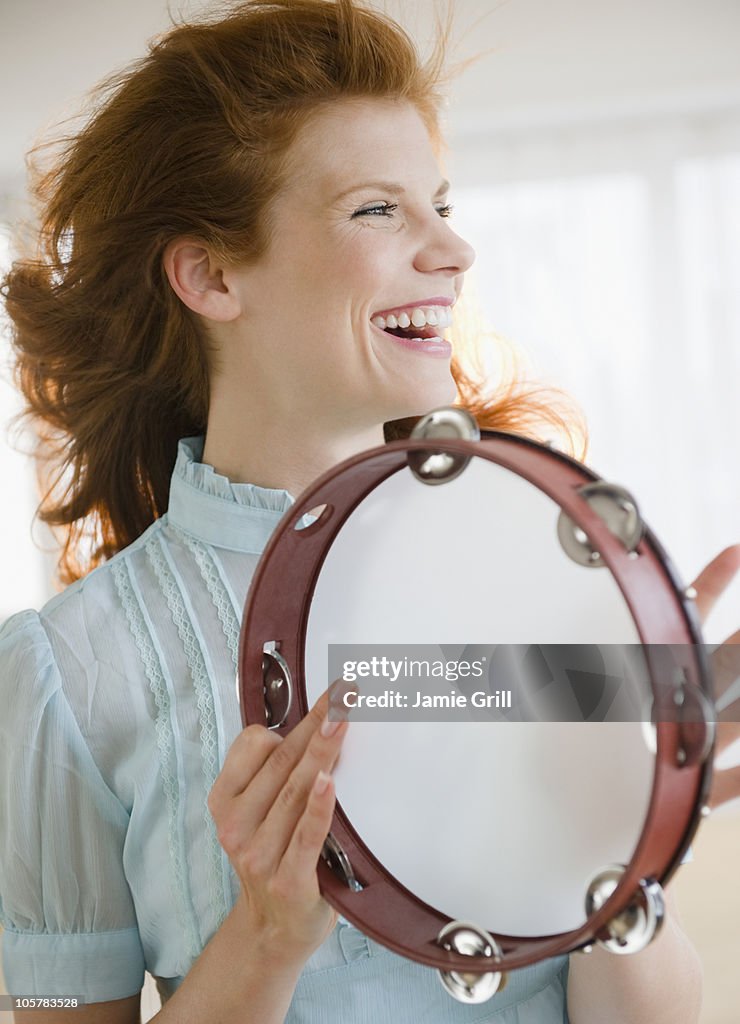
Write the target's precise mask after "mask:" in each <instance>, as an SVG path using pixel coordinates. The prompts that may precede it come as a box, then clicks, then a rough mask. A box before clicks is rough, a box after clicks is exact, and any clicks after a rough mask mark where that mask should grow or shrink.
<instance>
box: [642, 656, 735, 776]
mask: <svg viewBox="0 0 740 1024" xmlns="http://www.w3.org/2000/svg"><path fill="white" fill-rule="evenodd" d="M661 714H665V715H667V716H668V720H669V721H676V722H678V723H679V724H680V727H681V732H680V741H679V747H678V750H677V751H676V763H677V764H678V766H679V767H680V768H686V767H689V766H691V765H695V764H704V762H705V761H707V760H708V759H709V757H710V755H711V753H712V750H713V748H714V741H715V739H716V734H717V723H716V721H715V715H716V711H715V707H714V705H713V703H712V701H711V700H710V698H709V697H708V696H707V695H706V693H704V691H703V690H701V689H700V688H699V687H698V686H696V685H694V684H693V683H691V682H689V681H688V680H687V679H686V674H685V671H684V670H683V669H679V670H678V672H677V674H676V682H675V684H674V686H673V707H672V708H665V709H664V710H663V711H662V712H656V710H655V704H654V702H652V701H651V702H650V703H649V704H646V706H645V709H644V711H643V715H642V722H641V724H642V735H643V739H644V740H645V745H646V746H647V748H648V750H649V751H650V753H651V754H655V753H657V749H658V739H657V735H658V733H657V727H656V718H657V717H658V716H659V715H661Z"/></svg>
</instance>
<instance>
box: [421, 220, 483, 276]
mask: <svg viewBox="0 0 740 1024" xmlns="http://www.w3.org/2000/svg"><path fill="white" fill-rule="evenodd" d="M432 216H433V217H434V218H435V221H436V223H435V221H433V222H432V224H431V226H430V229H429V231H428V233H427V235H426V237H425V239H424V243H423V244H422V245H420V246H419V248H418V250H417V253H416V257H415V259H414V266H415V267H416V269H417V270H421V271H423V272H424V273H427V274H428V273H430V272H434V271H444V272H446V273H448V274H450V275H457V274H464V273H465V271H466V270H469V269H470V267H471V266H472V265H473V261H474V260H475V249H474V248H473V247H472V245H469V244H468V242H466V241H465V239H464V238H461V237H460V236H459V235H458V234H456V233H455V232H454V231H453V230H452V228H451V227H450V225H449V223H448V222H447V221H446V219H445V218H444V217H440V216H439V214H438V213H434V214H433V215H432Z"/></svg>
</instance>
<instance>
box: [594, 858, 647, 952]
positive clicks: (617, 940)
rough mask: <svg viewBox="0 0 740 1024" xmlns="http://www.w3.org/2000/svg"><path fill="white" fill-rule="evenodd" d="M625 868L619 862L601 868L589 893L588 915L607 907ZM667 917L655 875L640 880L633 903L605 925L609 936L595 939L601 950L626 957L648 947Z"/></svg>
mask: <svg viewBox="0 0 740 1024" xmlns="http://www.w3.org/2000/svg"><path fill="white" fill-rule="evenodd" d="M624 871H625V869H624V868H623V867H622V866H621V865H619V864H613V865H610V866H609V867H608V868H605V869H604V870H603V871H600V872H599V873H598V874H597V875H595V876H594V878H593V879H592V881H591V884H590V885H589V887H588V890H587V892H586V914H587V915H588V916H589V917H590V916H591V915H592V914H594V913H595V912H596V911H597V910H600V909H601V907H603V906H604V904H605V903H606V901H607V900H608V899H609V897H610V896H611V895H612V893H613V892H614V890H615V889H616V887H617V885H618V884H619V881H620V879H621V878H622V875H623V874H624ZM664 918H665V901H664V899H663V889H662V887H661V886H660V884H659V883H658V882H656V881H655V879H654V878H643V879H641V880H640V884H639V889H638V891H637V892H636V893H635V896H634V899H633V900H632V902H631V903H630V904H629V905H628V906H627V907H625V908H624V910H622V911H621V912H620V913H619V914H617V915H616V917H613V918H612V919H611V921H609V922H608V924H607V925H606V931H607V932H608V938H599V937H598V936H597V938H596V941H597V943H598V944H599V946H601V947H602V949H606V950H608V951H609V952H610V953H617V954H618V955H621V956H624V955H626V954H629V953H639V952H640V951H641V950H643V949H645V947H646V946H648V945H649V944H650V943H651V942H652V940H653V939H654V938H655V936H656V934H657V933H658V931H659V930H660V927H661V925H662V924H663V920H664Z"/></svg>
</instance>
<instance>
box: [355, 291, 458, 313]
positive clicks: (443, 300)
mask: <svg viewBox="0 0 740 1024" xmlns="http://www.w3.org/2000/svg"><path fill="white" fill-rule="evenodd" d="M454 304H455V299H454V298H453V299H451V298H450V297H449V296H447V295H435V296H434V297H433V298H431V299H419V300H418V301H416V302H404V303H402V304H401V305H400V306H391V307H390V308H389V309H379V310H378V311H377V312H376V313H373V316H388V315H389V314H391V313H400V312H401V311H402V310H404V309H423V308H424V307H425V306H454Z"/></svg>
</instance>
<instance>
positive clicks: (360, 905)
mask: <svg viewBox="0 0 740 1024" xmlns="http://www.w3.org/2000/svg"><path fill="white" fill-rule="evenodd" d="M448 412H449V414H450V417H451V422H452V424H453V425H452V428H450V427H449V424H448V421H447V419H445V411H444V410H440V411H438V413H435V414H430V417H427V418H426V419H425V421H423V423H422V428H421V431H418V430H417V434H418V433H421V434H422V436H416V437H412V438H411V439H409V440H405V441H396V442H393V443H390V444H387V445H385V446H384V447H382V448H376V449H373V450H370V451H367V452H364V453H362V454H360V455H357V456H354V457H352V458H350V459H348V460H347V461H345V462H344V463H342V464H341V465H339V466H337V467H336V468H335V469H333V470H331V471H330V472H328V473H326V474H325V475H324V476H322V477H321V478H320V479H319V480H318V481H317V482H316V483H315V484H314V485H313V486H311V487H310V488H309V489H308V490H307V491H306V492H304V493H303V495H302V496H301V497H300V498H299V500H298V501H297V502H296V504H295V505H294V506H293V507H292V508H291V510H290V512H289V513H288V514H287V515H286V516H285V518H284V519H283V521H282V522H281V523H280V525H279V526H278V528H277V529H276V530H275V532H274V534H273V535H272V537H271V539H270V541H269V543H268V545H267V547H266V549H265V551H264V553H263V555H262V557H261V560H260V562H259V565H258V567H257V570H256V572H255V575H254V578H253V580H252V584H251V587H250V591H249V595H248V599H247V603H246V607H245V613H244V620H243V626H242V634H241V643H240V653H239V677H238V678H239V680H240V682H238V693H239V696H240V704H241V712H242V719H243V722H244V724H245V725H246V724H252V723H259V724H269V714H270V712H269V710H268V705H269V699H268V700H267V703H266V694H267V695H268V696H269V693H270V692H272V693H273V694H275V693H277V692H278V691H277V690H276V689H275V687H277V688H278V690H279V688H280V687H281V686H283V685H284V683H285V680H286V675H287V676H288V677H289V679H290V688H291V699H290V702H289V707H287V709H286V715H285V720H284V721H283V722H282V723H281V724H280V725H279V732H280V733H281V734H285V733H287V732H289V731H290V730H291V729H292V728H293V727H294V726H295V725H296V724H297V723H298V722H299V721H300V720H301V719H302V718H303V717H304V716H305V715H306V714H307V712H308V710H309V707H308V702H307V698H306V689H305V679H304V670H305V665H304V649H305V641H306V627H307V620H308V615H309V609H310V606H311V601H312V596H313V593H314V588H315V586H316V583H317V579H318V576H319V573H320V571H321V567H322V564H323V562H324V560H325V558H326V556H327V553H328V551H329V549H330V547H331V545H332V543H333V542H334V539H335V537H336V536H337V534H338V533H339V531H340V530H341V529H342V526H343V524H344V523H345V522H346V520H347V518H348V517H349V516H350V514H351V513H352V512H353V510H354V509H355V508H356V507H357V506H358V505H359V504H360V503H361V502H362V501H363V500H364V499H365V498H366V496H367V495H369V494H370V493H371V492H372V491H373V489H374V488H376V487H377V486H378V485H379V484H380V483H381V482H382V481H385V480H386V479H387V478H389V477H390V476H392V475H393V474H395V473H398V472H399V471H402V470H406V469H407V468H408V467H409V466H410V465H413V466H414V467H415V468H416V470H417V473H421V474H422V475H423V473H424V471H425V467H427V466H431V465H432V464H439V462H440V460H441V461H442V463H445V461H446V464H447V466H448V468H449V467H450V466H452V467H453V472H454V473H459V472H460V471H461V470H460V467H463V471H464V466H465V464H466V460H468V459H469V458H470V457H471V456H476V457H478V458H480V459H485V460H488V461H490V462H492V463H495V464H498V465H499V466H501V467H503V468H504V469H506V470H509V471H510V472H511V473H514V474H517V475H518V476H519V477H521V478H522V479H524V480H526V481H527V482H528V483H529V484H531V485H532V486H533V487H535V488H538V489H539V490H540V491H542V492H543V493H544V494H546V495H548V496H549V497H550V498H551V499H552V500H553V501H554V502H555V503H556V504H557V505H558V506H560V509H561V510H562V514H563V519H564V522H565V523H566V524H568V523H570V524H574V528H575V532H576V535H577V536H578V537H579V538H580V540H581V541H582V542H584V541H585V551H586V557H589V556H590V557H591V558H592V559H598V558H599V557H600V558H601V559H602V560H603V564H604V565H605V566H606V567H607V568H606V569H602V570H601V571H609V572H610V573H611V574H612V576H613V577H614V580H615V581H616V583H617V585H618V587H619V589H620V590H621V593H622V595H623V598H624V601H625V602H626V604H627V606H628V608H629V612H630V614H631V616H632V618H633V620H634V623H635V626H636V629H637V633H638V634H639V637H640V640H641V642H642V644H644V645H645V648H646V656H647V660H648V663H650V660H651V659H652V658H655V657H657V656H658V655H656V654H655V652H656V651H658V652H659V651H661V650H669V649H670V651H671V652H673V653H672V655H671V657H672V658H674V659H676V658H678V659H679V661H680V664H671V665H670V666H668V668H669V669H670V672H671V673H672V677H673V678H676V679H677V680H678V689H677V690H675V692H674V690H671V691H670V693H671V694H672V695H673V699H674V704H675V706H674V707H673V708H672V709H668V710H669V712H670V713H668V714H665V715H663V714H661V712H660V707H659V708H658V711H657V713H656V716H655V717H656V719H657V724H656V730H655V732H656V744H657V750H656V758H655V775H654V780H653V786H652V793H651V796H650V805H649V813H648V816H647V821H646V824H645V826H644V830H643V833H642V836H641V838H640V841H639V843H638V845H637V847H636V849H635V851H634V857H633V858H632V860H631V862H630V863H628V864H626V865H623V866H622V867H621V868H620V869H618V870H617V871H616V872H615V873H614V874H613V876H612V877H610V878H605V879H603V880H602V882H603V884H602V886H601V888H600V889H599V890H598V891H595V892H594V893H593V894H592V896H593V900H592V904H591V907H590V913H589V916H588V918H587V920H586V922H585V924H584V925H583V926H582V927H579V928H577V929H575V930H571V931H568V932H564V933H561V934H556V935H543V936H535V937H531V936H530V937H516V936H510V935H503V934H500V933H497V932H491V933H490V934H489V933H488V932H485V931H482V930H480V929H478V930H476V929H474V928H473V930H472V932H471V931H470V929H468V928H467V926H466V924H465V922H460V923H454V922H451V921H450V918H449V917H447V916H445V915H444V914H442V913H440V912H439V911H438V910H436V909H435V908H434V907H432V906H430V905H428V904H427V903H424V902H422V901H421V900H419V899H418V898H417V897H416V896H414V895H413V894H412V893H411V892H409V891H408V889H406V888H404V887H403V886H402V885H400V883H398V882H397V880H396V879H395V878H394V877H393V876H392V875H391V874H390V873H389V872H388V871H387V870H386V868H385V867H384V866H383V864H381V863H380V862H379V861H378V860H377V859H376V858H375V857H374V856H373V852H372V851H371V850H369V849H367V847H366V846H365V844H364V842H363V840H362V837H361V836H359V835H357V834H356V832H355V830H354V829H353V827H352V825H351V824H350V823H349V820H348V819H347V817H346V815H345V814H344V813H343V810H342V807H341V805H340V804H339V803H338V804H337V808H336V812H335V816H334V821H333V823H332V828H331V839H332V843H333V846H332V849H331V850H330V849H328V848H327V850H326V857H325V859H323V860H322V861H320V863H319V866H318V873H319V881H320V885H321V889H322V892H323V894H324V895H325V897H326V899H327V900H328V901H329V903H331V904H332V906H333V907H334V908H335V909H336V910H338V911H339V912H340V913H341V914H342V915H343V916H344V917H345V918H347V919H348V920H349V921H351V922H352V923H354V924H355V925H356V926H357V927H358V928H359V929H361V930H362V931H363V932H364V933H365V934H367V935H368V936H370V937H371V938H373V939H375V940H376V941H378V942H380V943H382V944H383V945H385V946H386V947H388V948H390V949H391V950H393V951H394V952H396V953H398V954H401V955H402V956H405V957H408V958H410V959H412V960H416V961H418V962H420V963H423V964H426V965H428V966H430V967H435V968H438V969H439V971H440V972H441V973H442V976H443V980H445V984H446V986H447V987H448V988H449V989H450V991H452V994H453V995H457V997H458V998H461V999H463V1001H470V1002H473V1001H481V998H483V997H481V996H480V995H479V994H476V984H475V980H476V977H479V976H481V975H483V974H486V975H487V977H488V978H489V979H491V978H492V979H494V980H493V982H492V983H491V984H490V985H489V986H488V991H487V994H486V995H485V996H484V997H485V998H487V997H488V995H490V994H491V992H492V991H495V989H496V987H498V985H499V983H500V981H501V978H502V977H505V974H504V972H506V971H509V970H512V969H516V968H521V967H524V966H525V965H528V964H532V963H533V962H536V961H539V960H543V959H546V958H548V957H554V956H557V955H561V954H564V953H568V952H570V951H573V950H576V949H583V948H586V949H588V948H589V947H590V946H591V944H593V943H595V942H599V943H601V944H603V945H605V946H606V947H607V948H610V949H612V950H613V951H614V952H622V951H625V952H627V951H631V950H632V949H638V948H642V947H643V946H644V945H646V944H647V942H648V941H649V940H650V938H651V937H652V934H653V933H654V931H655V930H657V927H658V925H659V924H660V921H661V919H662V898H661V888H660V887H661V886H662V885H664V884H665V882H666V881H667V880H668V879H669V878H670V876H671V874H672V872H673V871H674V869H675V868H676V866H677V864H678V863H679V862H680V860H681V858H682V855H683V854H684V852H685V851H686V849H687V846H688V845H689V843H690V841H691V838H692V836H693V834H694V832H695V830H696V827H697V825H698V823H699V821H700V818H701V815H702V811H703V807H704V803H705V800H706V796H707V790H708V785H709V772H710V764H711V756H710V754H711V749H712V743H713V727H712V717H713V711H712V705H711V699H710V683H709V672H708V664H707V658H706V653H705V650H704V647H703V644H702V640H701V633H700V628H699V621H698V617H697V613H696V609H695V606H694V602H693V599H692V598H693V595H692V594H691V593H690V592H688V591H686V590H685V589H684V587H683V586H682V584H681V583H680V581H679V579H678V576H677V574H676V572H675V571H674V569H673V567H672V565H671V563H670V561H669V560H668V558H667V556H666V555H665V553H664V551H663V550H662V548H661V547H660V545H659V544H658V542H657V540H656V539H655V537H654V536H653V535H652V533H651V532H650V531H649V530H648V529H647V528H645V527H644V525H643V524H642V523H641V522H640V524H639V530H638V532H637V534H636V535H635V539H636V540H637V542H636V543H635V544H631V545H630V544H628V545H626V544H625V540H624V538H623V537H620V536H618V535H617V534H618V533H619V530H618V529H617V530H615V527H614V522H607V520H608V519H609V516H605V515H604V508H603V502H601V504H600V501H601V497H603V494H604V492H605V493H606V501H607V504H608V502H609V500H610V496H611V499H614V493H612V492H616V493H617V505H620V504H622V505H623V504H624V502H623V501H622V496H623V495H624V494H625V493H626V492H623V491H621V489H620V488H612V489H610V488H609V485H605V484H604V482H603V481H599V480H598V478H597V477H596V476H595V475H594V474H593V473H592V472H591V471H590V470H588V469H587V468H586V467H585V466H583V465H582V464H581V463H579V462H577V461H575V460H573V459H571V458H569V457H568V456H566V455H564V454H562V453H560V452H558V451H555V450H553V449H551V448H550V447H548V446H543V445H540V444H537V443H535V442H532V441H530V440H526V439H524V438H521V437H518V436H514V435H508V434H503V433H496V432H484V433H483V435H482V436H481V437H480V439H479V440H470V439H466V437H465V436H464V435H465V430H466V427H465V424H464V422H463V425H462V426H460V421H459V419H456V417H459V415H460V414H459V413H458V411H457V410H455V411H452V412H450V411H448ZM435 416H436V417H437V419H436V420H435V419H434V417H435ZM440 417H441V419H440ZM430 423H431V424H432V428H431V429H429V424H430ZM440 423H441V424H442V425H441V426H440ZM446 423H447V424H448V425H447V426H446V425H445V424H446ZM425 424H426V425H427V429H428V433H427V435H426V436H423V434H424V425H425ZM435 424H436V426H435ZM473 429H474V428H473ZM445 434H448V435H449V434H458V435H463V436H444V435H445ZM431 454H433V455H434V456H435V458H434V459H432V460H431V461H430V460H429V456H430V455H431ZM419 479H422V476H419ZM594 485H595V491H596V492H598V493H597V498H596V500H593V493H592V492H593V491H594ZM442 486H444V484H442ZM599 494H600V495H601V497H600V496H599ZM628 497H629V496H628ZM627 504H629V502H627ZM320 506H324V509H323V512H322V513H321V515H320V516H319V517H318V519H317V520H316V521H314V522H312V523H311V524H310V525H308V526H303V528H301V529H297V528H296V526H297V525H298V524H299V523H300V521H301V519H302V517H303V516H304V515H305V514H306V513H309V512H310V511H311V510H314V509H316V508H317V507H320ZM581 531H582V532H581ZM584 535H585V536H584ZM638 538H639V539H638ZM630 548H634V550H630ZM596 552H598V554H596ZM342 600H344V601H346V600H351V595H347V594H343V595H342ZM662 645H668V646H666V647H665V648H664V647H663V646H662ZM666 669H667V666H666V665H655V664H651V665H650V670H651V674H652V673H653V672H655V673H660V674H662V675H664V674H665V672H666ZM271 688H272V689H271ZM284 694H285V691H283V696H284ZM661 699H662V700H664V699H665V698H661ZM348 742H351V730H350V737H348ZM489 923H490V922H489ZM481 924H485V922H481ZM476 931H477V932H478V933H479V934H482V936H483V938H479V937H477V936H476V934H475V933H476ZM456 933H458V934H459V941H455V935H456ZM448 936H451V940H450V939H449V938H448ZM489 940H491V941H489ZM479 980H480V979H479ZM450 981H451V984H452V987H451V988H450Z"/></svg>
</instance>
